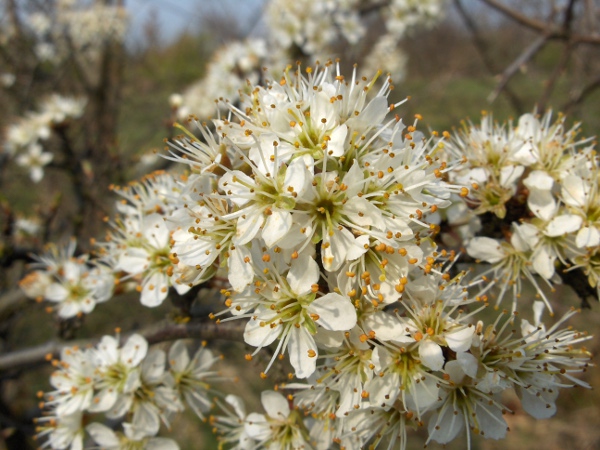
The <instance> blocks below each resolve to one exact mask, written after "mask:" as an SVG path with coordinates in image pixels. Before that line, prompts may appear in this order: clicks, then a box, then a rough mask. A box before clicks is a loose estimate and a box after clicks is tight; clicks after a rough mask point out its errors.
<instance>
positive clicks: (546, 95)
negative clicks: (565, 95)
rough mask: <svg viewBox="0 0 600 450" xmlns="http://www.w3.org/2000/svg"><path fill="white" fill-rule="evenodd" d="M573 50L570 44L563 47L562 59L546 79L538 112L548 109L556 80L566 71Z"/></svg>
mask: <svg viewBox="0 0 600 450" xmlns="http://www.w3.org/2000/svg"><path fill="white" fill-rule="evenodd" d="M571 51H572V47H571V46H570V45H569V44H566V45H565V48H564V49H563V52H562V54H561V55H560V61H559V62H558V64H557V65H556V66H555V67H554V70H553V71H552V75H550V78H548V80H547V81H546V86H545V87H544V92H543V93H542V96H541V97H540V100H539V101H538V105H537V111H538V113H540V114H541V113H543V112H544V111H545V110H546V104H547V103H548V100H550V96H551V95H552V91H553V90H554V86H555V85H556V82H557V81H558V79H559V77H560V76H561V75H562V74H563V73H564V71H565V69H566V68H567V65H568V64H569V59H570V57H571Z"/></svg>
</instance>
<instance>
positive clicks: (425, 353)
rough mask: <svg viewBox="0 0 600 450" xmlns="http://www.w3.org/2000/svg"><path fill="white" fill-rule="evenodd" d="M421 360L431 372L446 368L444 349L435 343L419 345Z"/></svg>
mask: <svg viewBox="0 0 600 450" xmlns="http://www.w3.org/2000/svg"><path fill="white" fill-rule="evenodd" d="M419 358H420V359H421V362H422V363H423V364H425V365H426V366H427V367H429V368H430V369H431V370H441V368H442V367H443V366H444V355H443V354H442V348H441V347H440V346H439V345H438V344H436V343H435V342H432V341H429V340H426V341H424V342H421V343H420V344H419ZM438 442H439V441H438Z"/></svg>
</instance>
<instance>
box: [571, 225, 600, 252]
mask: <svg viewBox="0 0 600 450" xmlns="http://www.w3.org/2000/svg"><path fill="white" fill-rule="evenodd" d="M575 244H576V245H577V247H579V248H583V247H596V246H598V245H600V231H598V228H596V227H583V228H582V229H581V230H579V233H577V239H575Z"/></svg>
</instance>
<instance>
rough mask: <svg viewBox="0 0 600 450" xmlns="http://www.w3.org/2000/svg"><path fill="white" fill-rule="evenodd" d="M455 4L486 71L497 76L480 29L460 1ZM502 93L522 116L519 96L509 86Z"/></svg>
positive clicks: (496, 69) (492, 59)
mask: <svg viewBox="0 0 600 450" xmlns="http://www.w3.org/2000/svg"><path fill="white" fill-rule="evenodd" d="M454 4H455V6H456V9H457V10H458V13H459V14H460V16H461V17H462V19H463V21H464V23H465V25H466V27H467V29H468V30H469V31H470V33H471V35H472V36H473V45H474V47H475V49H476V50H477V52H478V53H479V57H480V58H481V60H482V61H483V65H484V66H485V67H486V69H487V70H488V72H489V73H490V74H492V75H496V74H497V73H498V71H499V69H498V68H497V67H496V64H495V63H494V61H495V60H494V58H491V57H490V56H489V55H490V52H489V48H488V45H487V44H486V42H485V40H484V39H483V36H481V33H480V32H479V29H478V28H477V25H476V23H475V21H474V20H473V19H472V18H471V16H469V14H468V13H467V11H466V9H465V8H464V6H463V4H462V3H461V1H460V0H454ZM502 92H504V94H505V95H506V97H507V98H508V101H509V102H510V103H511V105H512V107H513V109H514V110H515V111H516V112H517V113H518V114H522V113H523V104H522V102H521V100H520V99H519V98H518V97H517V95H516V94H515V93H514V92H513V90H512V89H510V87H509V86H505V88H504V89H503V90H502Z"/></svg>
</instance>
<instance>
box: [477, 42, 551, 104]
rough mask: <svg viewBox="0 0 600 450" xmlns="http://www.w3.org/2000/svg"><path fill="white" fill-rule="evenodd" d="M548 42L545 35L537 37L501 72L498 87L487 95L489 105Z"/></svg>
mask: <svg viewBox="0 0 600 450" xmlns="http://www.w3.org/2000/svg"><path fill="white" fill-rule="evenodd" d="M547 42H548V37H547V36H546V35H543V36H539V37H538V38H537V39H536V40H535V41H533V42H532V43H531V44H530V45H529V46H528V47H527V48H525V50H523V51H522V52H521V54H520V55H519V56H518V58H517V59H515V60H514V61H513V62H512V64H511V65H510V66H508V67H507V68H506V69H505V70H504V72H502V76H501V78H500V81H499V82H498V85H497V86H496V88H495V89H494V91H493V92H492V93H491V94H490V95H489V97H488V101H489V102H490V103H491V102H493V101H494V100H496V98H498V95H500V92H502V90H503V89H504V88H505V86H506V84H507V83H508V82H509V81H510V79H511V78H512V77H513V76H514V75H515V74H516V73H517V72H518V71H519V69H520V68H521V67H522V66H523V65H524V64H526V63H527V62H528V61H529V60H530V59H531V58H533V57H534V56H535V55H536V53H537V52H539V51H540V50H541V49H542V48H543V47H544V45H546V43H547Z"/></svg>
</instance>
